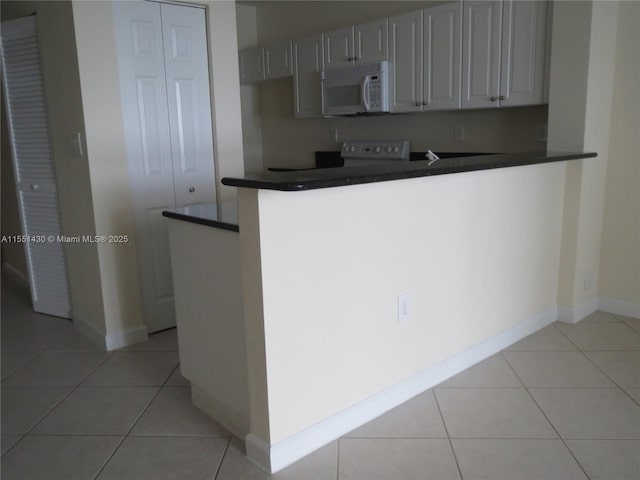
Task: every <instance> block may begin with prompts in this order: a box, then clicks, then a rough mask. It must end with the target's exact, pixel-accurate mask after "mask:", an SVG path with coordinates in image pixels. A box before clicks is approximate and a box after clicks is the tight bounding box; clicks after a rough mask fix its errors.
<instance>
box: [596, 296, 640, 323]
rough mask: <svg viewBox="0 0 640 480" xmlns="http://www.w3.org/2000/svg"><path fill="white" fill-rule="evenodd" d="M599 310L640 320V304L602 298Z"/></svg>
mask: <svg viewBox="0 0 640 480" xmlns="http://www.w3.org/2000/svg"><path fill="white" fill-rule="evenodd" d="M598 310H602V311H603V312H608V313H613V314H614V315H622V316H625V317H632V318H640V303H632V302H627V301H625V300H618V299H617V298H610V297H600V299H599V300H598Z"/></svg>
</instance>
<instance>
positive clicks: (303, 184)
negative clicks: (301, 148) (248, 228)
mask: <svg viewBox="0 0 640 480" xmlns="http://www.w3.org/2000/svg"><path fill="white" fill-rule="evenodd" d="M596 155H597V154H596V153H584V152H528V153H502V154H493V155H475V156H471V157H453V158H443V159H440V160H438V161H436V162H435V163H434V164H432V165H431V166H428V165H427V161H413V162H396V163H389V164H384V165H371V166H357V167H341V168H323V169H318V170H299V171H293V172H264V173H261V174H256V175H246V176H245V177H243V178H234V177H225V178H223V179H222V183H223V184H224V185H228V186H232V187H243V188H262V189H265V190H280V191H287V192H295V191H301V190H314V189H318V188H330V187H341V186H346V185H357V184H362V183H374V182H387V181H390V180H401V179H404V178H417V177H427V176H431V175H446V174H451V173H461V172H470V171H474V170H490V169H494V168H506V167H517V166H523V165H535V164H539V163H550V162H560V161H563V160H576V159H581V158H590V157H595V156H596Z"/></svg>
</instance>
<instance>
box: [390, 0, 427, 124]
mask: <svg viewBox="0 0 640 480" xmlns="http://www.w3.org/2000/svg"><path fill="white" fill-rule="evenodd" d="M389 90H390V92H389V109H390V111H391V112H419V111H421V110H422V11H418V12H411V13H406V14H404V15H397V16H394V17H389Z"/></svg>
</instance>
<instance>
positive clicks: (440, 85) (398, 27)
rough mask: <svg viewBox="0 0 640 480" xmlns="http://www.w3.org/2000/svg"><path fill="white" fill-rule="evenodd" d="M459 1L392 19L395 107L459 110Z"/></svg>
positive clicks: (392, 101)
mask: <svg viewBox="0 0 640 480" xmlns="http://www.w3.org/2000/svg"><path fill="white" fill-rule="evenodd" d="M461 28H462V4H461V2H460V1H458V2H454V3H448V4H444V5H440V6H437V7H430V8H426V9H424V10H420V11H417V12H411V13H407V14H404V15H398V16H395V17H391V18H389V31H390V34H389V37H390V40H389V44H390V47H389V50H390V61H389V69H390V78H389V87H390V90H391V91H390V95H389V99H390V109H391V111H392V112H419V111H423V110H446V109H457V108H460V61H461V55H462V53H461V51H462V44H461Z"/></svg>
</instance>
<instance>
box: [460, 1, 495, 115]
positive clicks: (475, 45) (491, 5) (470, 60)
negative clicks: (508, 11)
mask: <svg viewBox="0 0 640 480" xmlns="http://www.w3.org/2000/svg"><path fill="white" fill-rule="evenodd" d="M463 9H464V15H463V17H464V19H463V47H462V56H463V61H462V64H463V66H462V107H463V108H487V107H493V106H496V105H497V103H495V102H497V97H498V88H499V82H500V38H501V18H502V3H501V2H496V1H467V2H464V5H463ZM492 98H495V100H493V101H492V100H491V99H492Z"/></svg>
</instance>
